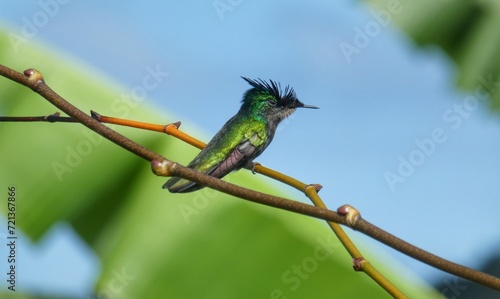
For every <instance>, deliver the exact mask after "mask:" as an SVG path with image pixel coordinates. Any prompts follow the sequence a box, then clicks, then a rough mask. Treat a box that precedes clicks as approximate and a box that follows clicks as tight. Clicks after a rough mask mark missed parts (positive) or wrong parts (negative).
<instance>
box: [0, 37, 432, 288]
mask: <svg viewBox="0 0 500 299" xmlns="http://www.w3.org/2000/svg"><path fill="white" fill-rule="evenodd" d="M17 50H18V51H17V52H16V51H15V48H13V47H12V46H11V43H10V41H9V34H8V33H5V32H3V33H0V61H2V63H5V64H6V65H7V66H9V67H11V68H13V69H16V70H18V71H23V70H24V69H27V68H30V67H34V68H36V69H37V70H39V71H41V72H42V74H43V75H44V78H45V81H46V82H47V83H48V84H49V85H50V86H51V87H52V88H53V89H54V90H55V91H56V92H58V93H59V94H60V95H62V96H63V97H65V98H66V99H67V100H69V101H70V102H71V103H73V104H74V105H76V106H77V107H79V108H81V109H82V110H84V111H86V112H89V110H90V109H92V110H95V111H97V112H99V113H102V114H103V115H112V116H116V117H125V118H132V119H135V120H143V121H148V122H153V123H159V124H162V123H163V124H165V123H169V122H172V121H176V120H177V119H176V118H174V117H172V116H169V115H168V113H161V114H160V113H159V112H158V110H155V109H153V108H152V107H149V106H148V105H147V104H146V103H144V102H142V103H138V105H137V107H129V106H126V104H124V103H121V102H120V101H119V99H120V95H121V94H123V93H127V90H126V89H124V88H122V87H119V86H118V85H117V84H116V83H114V82H112V81H111V80H110V79H109V78H105V77H104V76H102V75H100V74H99V73H98V72H97V71H95V70H92V69H90V68H89V67H88V66H85V65H83V64H82V63H78V62H76V61H75V60H74V59H71V58H68V57H65V55H62V54H61V53H58V52H57V51H55V50H54V49H45V48H42V47H40V46H39V45H35V44H34V43H33V42H28V43H27V44H23V45H21V46H20V47H19V48H17ZM119 105H125V106H119ZM119 108H120V109H119ZM0 111H1V113H2V115H8V116H32V115H48V114H52V113H54V112H55V108H54V107H52V106H51V105H49V104H48V103H47V102H46V101H45V100H44V99H42V98H41V97H40V96H38V95H37V94H35V93H33V92H32V91H31V90H28V89H27V88H25V87H22V86H20V85H18V84H16V83H14V82H12V81H9V80H7V79H5V78H0ZM114 129H116V130H117V131H119V132H121V133H123V134H124V135H126V136H128V137H129V138H131V139H133V140H135V141H137V142H139V143H141V144H143V145H144V146H146V147H149V148H151V149H154V150H155V151H158V152H159V153H161V154H163V155H164V156H166V157H168V158H169V159H172V160H174V161H179V162H181V163H186V162H189V160H190V159H191V158H192V157H193V156H194V155H195V154H196V152H197V150H196V149H194V148H192V147H190V146H189V145H187V144H184V143H182V142H180V141H177V140H175V139H173V138H172V137H167V136H165V135H162V134H158V133H152V132H144V131H140V130H134V129H129V128H122V127H114ZM190 133H192V132H190ZM0 136H1V147H0V163H1V165H2V167H1V169H0V182H1V184H2V189H3V190H5V189H6V187H7V186H8V185H15V186H16V188H17V190H18V198H17V205H18V209H17V211H18V212H17V218H18V220H19V221H18V227H19V228H20V229H22V231H23V232H24V233H25V234H26V235H27V236H29V237H30V238H32V239H34V240H38V239H40V237H42V236H43V235H44V234H45V233H46V232H47V231H48V230H49V229H50V228H51V226H53V225H54V224H55V223H58V222H61V221H63V222H67V223H69V224H71V225H72V227H73V228H74V229H75V232H76V233H77V234H78V235H79V236H80V237H81V238H82V239H83V240H85V242H87V244H89V246H90V247H91V248H92V249H93V250H94V251H95V253H96V254H97V256H98V257H99V258H100V260H101V262H102V273H101V275H100V278H99V280H98V282H97V284H96V289H95V290H96V293H97V294H99V295H103V296H105V295H108V296H113V297H116V298H266V297H267V298H285V297H286V298H331V297H340V298H362V297H369V298H387V297H388V295H387V293H385V291H383V290H382V288H380V287H379V286H378V285H376V284H375V283H374V282H373V281H372V280H370V279H369V278H368V277H367V276H366V275H365V274H363V273H357V272H354V271H353V270H352V264H351V258H350V257H349V256H348V254H347V253H346V251H345V249H344V248H343V247H341V246H340V245H339V243H338V241H336V239H335V237H334V235H333V233H332V232H331V231H329V229H328V228H327V226H326V225H325V224H324V223H323V222H322V221H319V220H317V219H311V218H308V217H305V216H301V215H296V214H292V213H289V212H285V211H280V210H277V209H273V208H269V207H264V206H259V205H256V204H253V203H249V202H245V201H242V200H240V199H237V198H234V197H232V196H228V195H225V194H222V193H220V192H217V191H214V190H210V189H206V188H205V189H203V190H200V191H198V192H195V193H190V194H170V193H168V191H166V190H163V189H162V188H161V186H162V184H163V183H164V182H165V180H166V179H165V178H159V177H156V176H154V175H153V174H152V173H151V170H150V166H149V163H147V162H145V161H143V160H142V159H140V158H138V157H136V156H134V155H132V154H130V153H128V152H126V151H125V150H123V149H121V148H120V147H118V146H116V145H114V144H113V143H111V142H109V141H107V140H104V139H103V138H101V137H99V136H97V135H96V134H95V133H92V132H91V131H89V130H88V129H86V128H85V127H83V126H82V125H80V124H72V123H1V124H0ZM227 180H229V181H231V182H234V183H237V184H241V185H243V186H247V187H251V188H253V189H257V190H259V191H263V192H269V193H273V194H281V195H282V196H286V195H285V194H282V193H280V192H279V191H277V190H276V188H275V187H274V185H271V184H270V183H269V180H268V179H265V178H262V177H259V176H256V175H252V174H250V173H248V172H246V171H240V172H239V173H235V174H232V175H230V176H229V177H228V179H227ZM294 194H296V195H295V196H297V192H294ZM5 206H6V205H0V208H1V211H2V212H3V213H4V214H5V213H6V209H5V208H6V207H5ZM365 252H367V257H368V258H369V259H370V261H371V262H372V264H374V265H376V266H377V267H378V268H379V269H380V270H381V271H382V272H383V273H384V274H385V275H387V276H388V277H389V278H390V279H392V281H393V282H394V283H395V284H396V285H398V286H399V287H400V288H401V289H402V290H403V291H404V292H405V293H406V294H407V295H409V296H410V297H414V298H416V297H420V298H423V297H425V298H431V297H437V294H436V292H435V291H434V290H432V289H431V288H429V287H428V286H425V284H423V283H421V282H420V281H419V280H418V279H417V278H415V277H414V276H413V275H412V274H411V273H410V272H409V271H408V270H407V269H406V270H405V269H403V268H402V267H399V266H397V265H396V264H394V262H393V261H388V260H387V259H385V258H384V259H381V258H379V257H376V256H370V254H369V252H368V250H366V249H365ZM55 262H57V263H64V257H61V259H60V260H58V261H55ZM387 264H389V265H391V264H392V266H386V265H387ZM402 273H405V275H402ZM40 275H43V273H40ZM279 294H283V296H284V297H280V296H278V295H279ZM33 295H34V296H35V295H36V294H33Z"/></svg>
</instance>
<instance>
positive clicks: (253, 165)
mask: <svg viewBox="0 0 500 299" xmlns="http://www.w3.org/2000/svg"><path fill="white" fill-rule="evenodd" d="M257 165H260V163H257V162H252V161H250V162H248V163H247V167H248V168H250V170H251V171H252V174H255V173H256V172H255V166H257Z"/></svg>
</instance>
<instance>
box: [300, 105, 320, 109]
mask: <svg viewBox="0 0 500 299" xmlns="http://www.w3.org/2000/svg"><path fill="white" fill-rule="evenodd" d="M299 108H309V109H319V107H316V106H311V105H304V104H303V105H302V106H299Z"/></svg>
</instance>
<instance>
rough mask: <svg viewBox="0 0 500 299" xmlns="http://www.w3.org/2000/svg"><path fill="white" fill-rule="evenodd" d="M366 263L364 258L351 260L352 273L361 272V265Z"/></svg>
mask: <svg viewBox="0 0 500 299" xmlns="http://www.w3.org/2000/svg"><path fill="white" fill-rule="evenodd" d="M365 262H366V260H365V258H364V257H358V258H353V259H352V267H353V268H354V271H363V264H364V263H365Z"/></svg>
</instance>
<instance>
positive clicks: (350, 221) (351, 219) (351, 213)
mask: <svg viewBox="0 0 500 299" xmlns="http://www.w3.org/2000/svg"><path fill="white" fill-rule="evenodd" d="M337 213H339V215H342V216H345V217H346V224H347V225H348V226H350V227H352V226H354V225H356V222H357V221H358V220H359V219H360V218H361V213H360V212H359V211H358V210H357V209H356V208H354V207H352V206H350V205H343V206H340V207H339V208H338V209H337Z"/></svg>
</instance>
